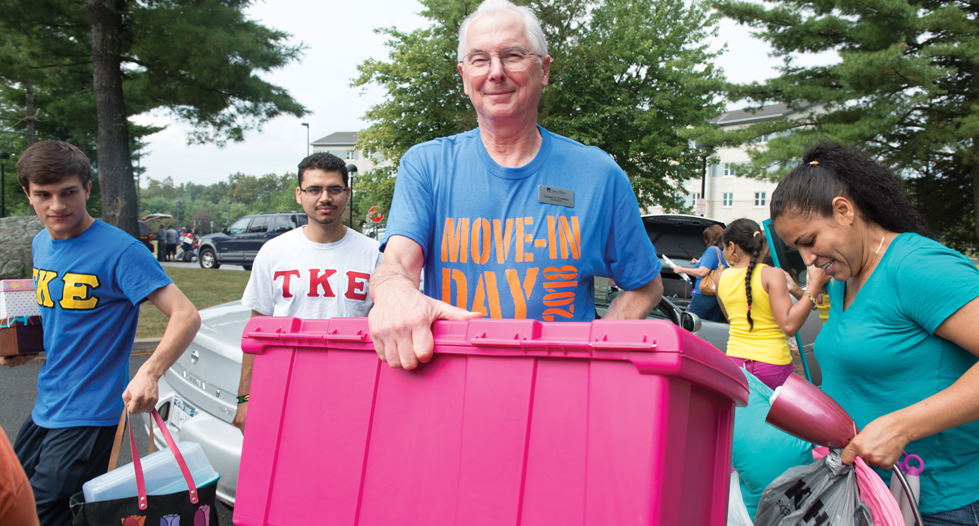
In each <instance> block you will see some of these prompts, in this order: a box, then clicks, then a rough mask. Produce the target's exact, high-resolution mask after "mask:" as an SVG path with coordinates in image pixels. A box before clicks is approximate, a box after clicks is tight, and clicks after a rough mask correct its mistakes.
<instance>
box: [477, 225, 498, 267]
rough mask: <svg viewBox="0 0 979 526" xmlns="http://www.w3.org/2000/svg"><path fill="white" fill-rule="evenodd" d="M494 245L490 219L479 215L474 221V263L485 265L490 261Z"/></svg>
mask: <svg viewBox="0 0 979 526" xmlns="http://www.w3.org/2000/svg"><path fill="white" fill-rule="evenodd" d="M492 247H493V245H492V241H491V239H490V222H489V219H486V218H483V217H477V218H476V220H475V221H473V233H472V254H473V263H478V264H480V265H485V264H486V262H487V261H489V257H490V249H491V248H492Z"/></svg>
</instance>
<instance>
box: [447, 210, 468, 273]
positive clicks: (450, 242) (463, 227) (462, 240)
mask: <svg viewBox="0 0 979 526" xmlns="http://www.w3.org/2000/svg"><path fill="white" fill-rule="evenodd" d="M468 246H469V218H468V217H460V218H459V226H458V227H455V224H454V221H453V219H452V218H451V217H449V218H446V219H445V229H444V231H443V232H442V261H451V262H453V263H455V262H456V261H458V260H459V252H460V251H459V247H462V262H463V263H465V262H466V261H468V256H467V251H466V247H468Z"/></svg>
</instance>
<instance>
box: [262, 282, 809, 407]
mask: <svg viewBox="0 0 979 526" xmlns="http://www.w3.org/2000/svg"><path fill="white" fill-rule="evenodd" d="M802 292H803V293H804V294H805V295H806V296H809V301H811V302H812V310H816V308H817V307H818V306H819V303H817V302H816V298H814V297H812V294H809V291H808V290H803V291H802ZM246 398H247V395H246Z"/></svg>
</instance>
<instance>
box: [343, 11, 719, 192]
mask: <svg viewBox="0 0 979 526" xmlns="http://www.w3.org/2000/svg"><path fill="white" fill-rule="evenodd" d="M421 3H422V4H423V5H424V6H425V9H424V10H423V11H422V13H421V15H422V16H424V17H425V18H428V19H429V20H431V21H432V24H431V25H430V26H429V27H427V28H423V29H419V30H416V31H412V32H410V33H406V32H403V31H398V30H397V29H395V28H387V29H380V30H378V32H379V33H381V34H384V35H387V36H388V37H390V40H388V42H387V45H388V47H389V48H390V49H391V52H390V55H389V61H386V62H385V61H379V60H368V61H366V62H364V63H362V64H361V65H360V66H359V71H360V77H358V78H357V79H355V81H354V85H355V86H361V87H364V86H369V85H377V86H381V87H383V88H384V89H385V90H387V93H388V97H387V98H386V100H385V101H384V102H382V103H380V104H377V105H375V106H373V107H372V108H370V110H369V111H368V112H367V114H366V119H367V120H368V121H370V122H371V123H372V124H371V126H369V127H368V128H367V129H365V130H363V131H362V132H361V134H360V137H361V143H360V147H362V148H363V149H365V150H367V151H371V152H381V153H382V154H383V155H384V156H385V157H386V158H388V159H399V158H400V157H401V155H403V154H404V153H405V152H406V151H407V150H408V148H410V147H411V146H414V145H415V144H418V143H420V142H423V141H427V140H431V139H434V138H436V137H442V136H446V135H452V134H455V133H460V132H463V131H466V130H469V129H471V128H473V127H475V126H476V125H477V124H476V113H475V111H474V110H473V108H472V105H471V103H470V102H469V99H468V98H467V97H466V95H465V94H464V93H463V89H462V80H461V78H460V77H459V73H458V71H457V69H456V63H457V61H458V57H457V47H458V30H459V26H460V24H461V23H462V20H463V19H464V18H465V17H466V16H467V15H468V13H470V12H472V11H474V10H475V9H476V7H477V6H478V5H479V2H478V1H476V0H450V1H445V0H422V2H421ZM516 3H519V4H525V5H528V6H529V7H530V8H531V9H533V10H534V12H535V13H537V15H538V17H539V18H540V20H541V24H542V27H543V29H544V32H545V34H546V36H547V39H548V53H549V54H550V55H551V57H552V62H551V71H550V84H549V85H548V87H546V88H545V89H544V94H543V97H542V99H541V104H540V111H539V114H538V118H539V122H540V124H541V125H542V126H544V127H545V128H547V129H549V130H550V131H552V132H555V133H558V134H561V135H564V136H567V137H570V138H572V139H574V140H577V141H580V142H582V143H584V144H588V145H593V146H597V147H599V148H602V149H603V150H605V151H606V152H608V153H609V154H610V155H612V157H613V158H614V159H615V160H616V162H618V163H619V166H621V167H622V168H623V170H625V172H626V173H627V174H628V175H629V177H630V179H631V180H632V184H633V188H634V189H635V190H636V194H637V196H638V197H639V201H640V206H643V207H646V206H650V205H652V204H653V203H654V202H655V203H659V204H661V205H663V206H664V207H666V208H668V209H679V208H681V207H682V206H683V197H682V193H683V189H682V183H683V181H685V180H686V179H689V178H692V177H696V176H697V175H698V174H699V171H700V160H699V158H698V153H697V152H696V151H695V150H694V149H693V148H692V147H691V144H690V141H689V140H688V139H686V138H685V137H684V136H683V135H682V130H684V129H685V128H687V127H691V126H696V125H700V124H701V123H703V122H704V121H706V120H707V119H709V118H712V117H714V116H716V115H717V114H718V113H719V112H720V111H721V109H722V108H721V105H720V103H719V101H716V100H715V98H714V96H713V95H714V94H715V93H716V92H718V91H719V90H720V89H721V88H722V86H723V79H722V78H721V76H720V74H719V72H718V71H717V70H716V69H715V68H714V66H713V65H712V64H711V62H712V60H713V58H714V57H715V54H714V53H712V52H711V51H710V50H709V49H708V47H707V45H706V44H704V43H703V42H705V41H706V39H707V37H708V36H709V35H712V34H714V33H715V31H716V23H717V17H716V15H713V14H711V13H710V12H709V11H708V10H707V9H706V7H705V6H704V5H703V4H702V3H700V2H699V1H693V2H685V1H683V0H662V1H653V0H529V1H527V0H524V1H519V0H518V1H517V2H516ZM373 184H377V185H378V186H377V188H378V190H379V191H380V190H382V189H385V188H387V185H385V184H381V182H380V181H376V182H374V183H373ZM382 197H385V195H382V194H378V197H377V198H374V199H373V201H374V202H383V203H384V206H383V208H384V209H385V211H386V210H387V209H388V206H389V203H390V197H387V200H385V201H381V200H380V199H381V198H382Z"/></svg>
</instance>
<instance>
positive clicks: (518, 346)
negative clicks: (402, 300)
mask: <svg viewBox="0 0 979 526" xmlns="http://www.w3.org/2000/svg"><path fill="white" fill-rule="evenodd" d="M432 335H433V337H434V341H435V347H434V351H435V355H436V356H437V355H438V354H463V355H472V356H526V357H535V358H546V359H574V360H581V359H587V360H619V361H628V362H631V363H632V364H634V365H635V366H636V368H637V369H638V370H639V372H640V373H642V374H655V375H660V376H669V377H675V378H679V379H682V380H686V381H688V382H691V383H695V384H697V385H701V386H703V387H705V388H707V389H710V390H712V391H714V392H717V393H719V394H721V395H723V396H725V397H727V398H729V399H730V400H731V401H733V402H734V403H735V404H736V405H737V406H741V407H743V406H745V405H747V403H748V381H747V379H746V378H745V376H744V373H742V372H741V369H740V368H739V367H738V366H737V365H735V363H734V362H733V361H732V360H731V359H730V358H728V357H727V356H726V355H725V354H724V353H723V352H721V351H720V350H718V349H717V348H716V347H714V346H713V345H711V344H709V343H707V342H706V341H704V340H702V339H700V338H698V337H697V336H694V335H693V334H692V333H690V332H688V331H686V330H684V329H682V328H680V327H677V326H676V325H674V324H672V323H670V322H668V321H666V320H595V321H592V322H541V321H537V320H512V319H507V320H501V319H486V318H483V319H475V320H469V321H448V320H440V321H437V322H435V323H434V324H433V326H432ZM271 347H291V348H307V349H322V350H329V349H344V350H361V351H365V352H374V345H373V341H372V340H371V337H370V333H369V331H368V326H367V318H332V319H326V320H306V319H302V318H292V317H272V316H268V317H265V316H259V317H255V318H252V319H250V320H249V322H248V324H247V325H246V326H245V330H244V333H243V334H242V340H241V348H242V351H244V352H246V353H249V354H262V353H264V352H265V351H266V349H268V348H271ZM433 359H437V358H433ZM422 367H424V365H422ZM406 374H410V372H406Z"/></svg>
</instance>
